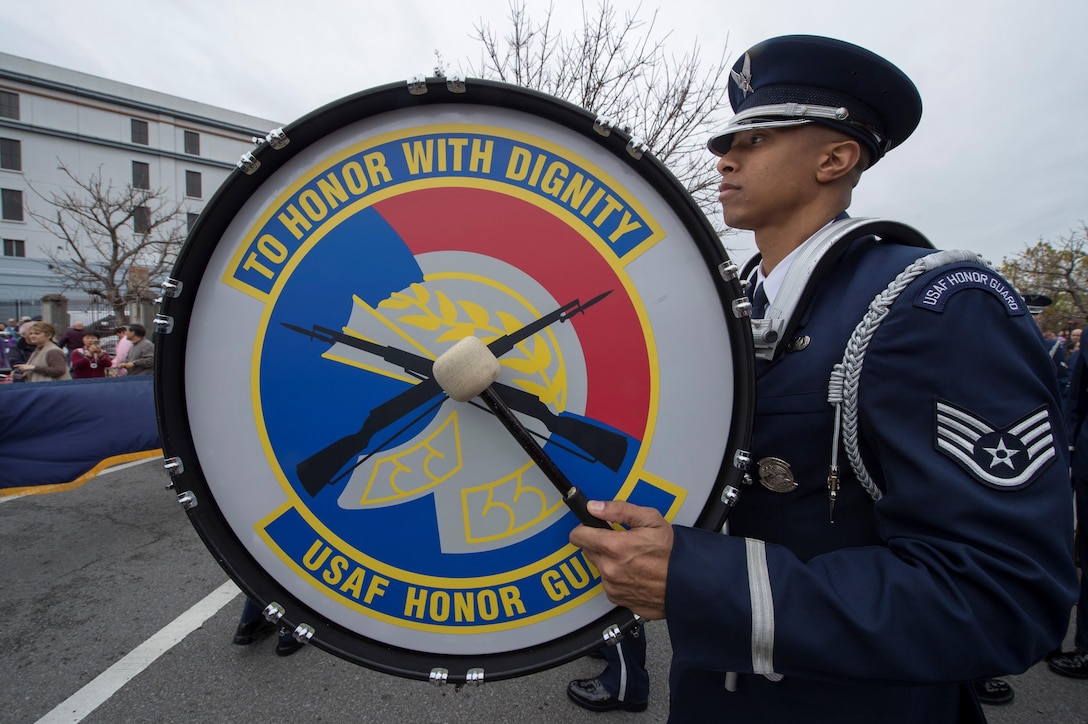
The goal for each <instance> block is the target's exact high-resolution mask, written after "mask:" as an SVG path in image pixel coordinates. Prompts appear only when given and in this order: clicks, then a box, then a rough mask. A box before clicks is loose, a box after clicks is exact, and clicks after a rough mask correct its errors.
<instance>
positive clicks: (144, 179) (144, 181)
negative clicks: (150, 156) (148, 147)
mask: <svg viewBox="0 0 1088 724" xmlns="http://www.w3.org/2000/svg"><path fill="white" fill-rule="evenodd" d="M132 188H134V189H150V188H151V164H149V163H144V162H143V161H133V162H132Z"/></svg>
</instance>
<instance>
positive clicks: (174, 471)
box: [162, 458, 185, 490]
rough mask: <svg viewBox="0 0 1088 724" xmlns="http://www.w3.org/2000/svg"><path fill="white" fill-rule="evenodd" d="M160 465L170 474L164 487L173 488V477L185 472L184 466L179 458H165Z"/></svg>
mask: <svg viewBox="0 0 1088 724" xmlns="http://www.w3.org/2000/svg"><path fill="white" fill-rule="evenodd" d="M162 467H163V469H164V470H166V472H167V473H169V475H170V482H169V483H167V484H166V489H167V490H173V489H174V478H176V477H177V476H179V475H181V474H182V473H184V472H185V466H184V465H183V464H182V463H181V458H167V459H166V460H164V461H163V464H162Z"/></svg>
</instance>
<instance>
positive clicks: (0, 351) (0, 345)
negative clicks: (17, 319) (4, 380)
mask: <svg viewBox="0 0 1088 724" xmlns="http://www.w3.org/2000/svg"><path fill="white" fill-rule="evenodd" d="M13 344H15V340H14V339H13V338H12V335H11V331H10V330H9V329H8V325H6V324H4V323H3V322H0V369H5V370H6V369H9V366H8V365H9V362H8V349H9V348H10V347H11V346H12V345H13Z"/></svg>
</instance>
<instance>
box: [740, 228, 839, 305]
mask: <svg viewBox="0 0 1088 724" xmlns="http://www.w3.org/2000/svg"><path fill="white" fill-rule="evenodd" d="M837 220H838V218H835V219H832V220H831V221H829V222H827V223H826V224H824V225H823V226H822V227H821V228H820V229H818V230H817V231H816V233H815V234H813V235H812V236H810V237H809V238H807V239H805V241H804V242H803V243H802V244H801V245H800V246H798V247H797V248H796V249H794V250H793V251H791V252H790V253H789V254H787V255H786V257H785V258H784V259H783V260H782V261H780V262H778V265H777V266H775V268H774V269H772V270H771V273H770V274H766V275H764V274H763V264H762V262H761V263H760V264H759V265H758V266H756V285H757V286H758V285H760V284H762V285H763V293H764V294H766V295H767V303H768V304H771V303H773V302H774V298H775V297H776V296H777V295H778V292H779V290H780V289H781V288H782V282H784V281H785V280H786V272H788V271H789V270H790V266H791V265H792V264H793V260H794V259H795V258H797V255H798V254H799V253H800V251H801V250H802V249H804V248H805V247H806V246H808V245H809V244H811V243H812V240H813V239H815V238H816V237H817V236H819V234H820V232H821V231H823V230H824V229H826V228H827V227H829V226H831V225H832V224H834V223H835V222H836V221H837ZM753 288H754V287H753Z"/></svg>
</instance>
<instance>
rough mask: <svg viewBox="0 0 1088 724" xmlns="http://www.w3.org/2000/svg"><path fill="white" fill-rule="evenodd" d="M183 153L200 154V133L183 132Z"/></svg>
mask: <svg viewBox="0 0 1088 724" xmlns="http://www.w3.org/2000/svg"><path fill="white" fill-rule="evenodd" d="M185 153H188V154H192V155H193V156H199V155H200V134H199V133H197V132H196V131H186V132H185Z"/></svg>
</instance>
